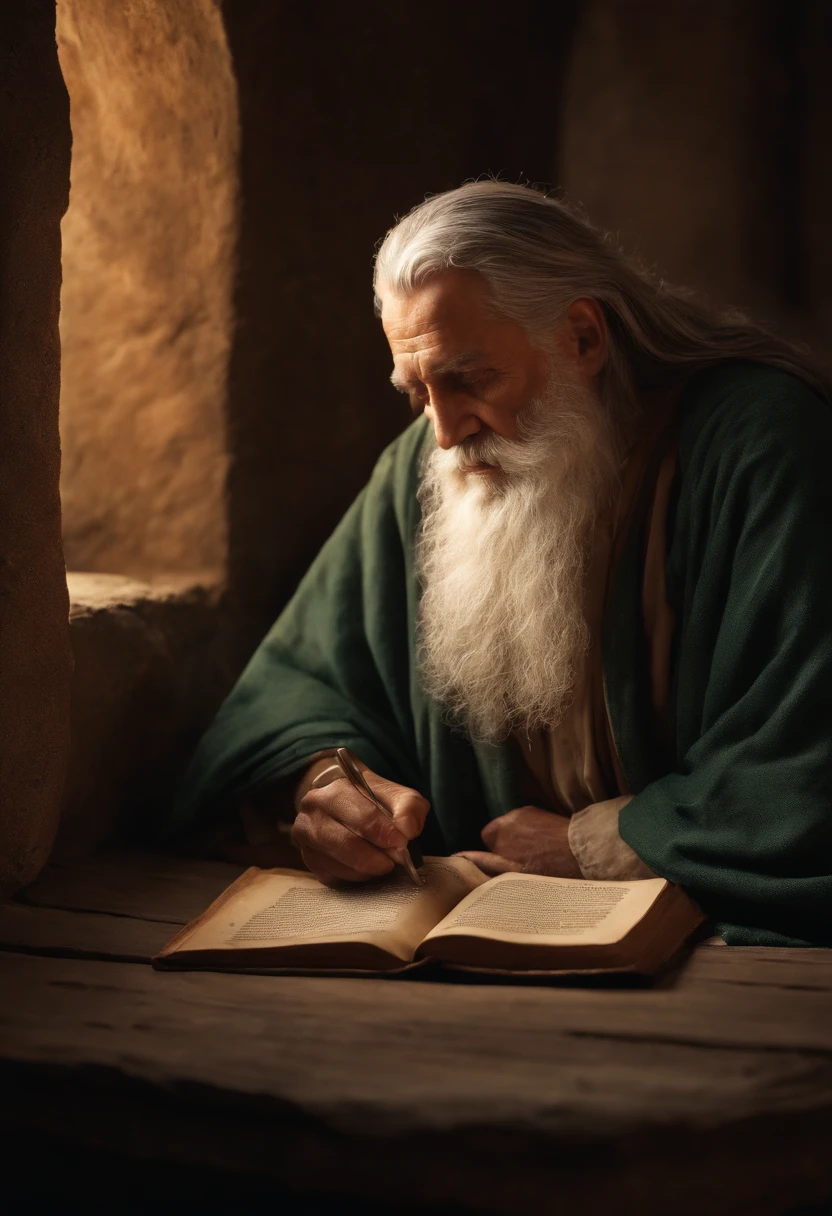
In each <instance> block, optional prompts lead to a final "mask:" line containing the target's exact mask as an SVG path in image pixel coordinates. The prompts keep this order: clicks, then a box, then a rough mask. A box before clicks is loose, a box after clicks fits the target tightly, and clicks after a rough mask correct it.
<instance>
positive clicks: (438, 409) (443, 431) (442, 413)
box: [425, 394, 482, 452]
mask: <svg viewBox="0 0 832 1216" xmlns="http://www.w3.org/2000/svg"><path fill="white" fill-rule="evenodd" d="M425 413H426V414H427V416H428V417H429V418H430V420H431V422H432V423H433V433H434V435H435V436H436V443H437V446H438V447H440V448H443V449H444V451H446V452H447V451H448V450H449V449H450V448H455V447H456V446H457V444H460V443H462V441H463V439H467V438H468V436H469V435H476V434H477V433H478V431H480V430H482V423H481V422H480V420H479V418H478V417H477V415H476V414H474V413H472V411H471V408H470V403H467V402H460V401H457V402H454V400H453V399H452V398H451V399H448V398H447V397H444V398H441V397H438V396H434V395H433V394H431V398H430V401H429V403H428V405H427V406H426V407H425Z"/></svg>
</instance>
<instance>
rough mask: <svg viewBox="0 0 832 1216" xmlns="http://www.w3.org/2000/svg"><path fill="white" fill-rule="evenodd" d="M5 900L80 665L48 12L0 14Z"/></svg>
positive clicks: (24, 852)
mask: <svg viewBox="0 0 832 1216" xmlns="http://www.w3.org/2000/svg"><path fill="white" fill-rule="evenodd" d="M0 80H2V81H3V88H2V92H0V175H2V183H3V184H2V190H0V296H2V301H3V325H2V327H1V328H0V677H1V678H2V686H0V741H2V742H0V895H5V894H7V893H8V892H9V891H10V890H13V889H15V888H16V887H19V886H21V885H22V884H23V883H26V882H29V881H31V879H33V878H34V877H35V875H36V874H37V872H38V870H39V869H40V867H41V866H42V865H43V863H44V862H45V860H46V857H47V855H48V853H49V849H50V847H51V845H52V841H53V839H54V836H55V831H56V829H57V826H58V812H59V807H60V798H61V789H62V786H63V782H64V772H65V768H66V759H67V748H68V741H69V740H68V736H69V685H70V673H71V658H70V651H69V627H68V622H67V615H68V599H67V591H66V581H65V578H64V562H63V553H62V550H61V511H60V500H59V496H58V477H59V465H60V447H59V440H58V389H59V377H60V345H59V341H58V312H59V307H60V288H61V236H60V221H61V216H62V215H63V213H64V210H65V209H66V205H67V194H68V186H69V149H70V136H69V113H68V104H67V95H66V89H65V88H64V83H63V80H62V79H61V73H60V69H59V67H58V58H57V55H56V52H55V10H54V3H51V2H50V0H28V2H27V3H26V4H25V5H4V6H3V8H2V10H0Z"/></svg>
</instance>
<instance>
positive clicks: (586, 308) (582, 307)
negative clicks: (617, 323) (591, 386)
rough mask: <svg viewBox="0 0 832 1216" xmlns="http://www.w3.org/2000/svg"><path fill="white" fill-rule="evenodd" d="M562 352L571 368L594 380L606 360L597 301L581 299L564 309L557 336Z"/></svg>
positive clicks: (604, 331) (602, 321)
mask: <svg viewBox="0 0 832 1216" xmlns="http://www.w3.org/2000/svg"><path fill="white" fill-rule="evenodd" d="M559 338H560V342H561V348H562V350H563V353H564V354H565V355H566V357H567V358H568V359H570V361H571V362H572V363H573V364H574V366H575V369H576V370H577V371H579V372H581V373H582V374H583V375H584V376H587V377H588V378H589V379H592V378H594V377H595V376H597V375H598V373H599V372H600V371H601V369H602V368H603V366H604V364H605V363H606V361H607V323H606V320H605V318H604V313H603V309H602V308H601V305H600V304H599V303H598V301H597V300H593V299H592V298H591V297H590V296H581V297H580V298H579V299H577V300H573V301H572V303H571V304H570V305H569V307H568V308H567V310H566V318H565V320H564V322H563V325H562V327H561V330H560V334H559Z"/></svg>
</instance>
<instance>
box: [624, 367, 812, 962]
mask: <svg viewBox="0 0 832 1216" xmlns="http://www.w3.org/2000/svg"><path fill="white" fill-rule="evenodd" d="M753 383H754V382H753V381H752V386H753ZM763 385H765V386H767V387H765V388H763V387H761V386H763ZM686 433H687V438H685V435H686ZM830 456H832V409H830V407H829V406H828V405H827V403H826V402H824V401H822V400H821V399H820V398H819V397H816V396H815V395H814V394H813V393H811V392H810V391H809V390H808V389H807V388H804V387H803V386H802V385H801V384H800V383H799V382H798V381H797V380H796V379H794V378H793V377H790V376H788V375H786V374H785V373H783V374H780V373H776V374H773V375H772V374H769V375H768V376H767V378H765V379H764V380H761V381H759V383H758V388H757V390H756V391H754V389H753V387H749V386H748V385H746V387H745V388H744V389H742V390H741V391H740V390H735V391H734V392H733V393H732V394H729V396H728V398H727V399H725V400H723V401H722V402H721V403H720V404H719V405H718V408H715V409H713V410H712V412H711V414H710V416H709V417H707V418H706V419H705V420H704V421H702V420H700V421H699V422H697V424H696V425H695V426H694V425H693V424H689V425H688V426H687V432H685V430H683V440H682V444H681V446H680V475H681V476H680V483H681V488H680V490H679V496H678V504H677V507H676V513H675V522H674V525H673V533H672V539H671V543H670V548H669V555H668V563H667V576H668V594H669V598H670V599H671V601H672V603H673V606H674V608H675V610H676V613H677V620H678V627H677V637H676V640H675V646H676V655H675V664H674V666H675V689H674V696H673V702H674V705H675V717H676V721H675V732H676V757H677V759H676V763H675V765H674V771H671V772H669V773H668V774H667V775H665V776H663V777H661V778H660V779H659V780H656V781H653V782H651V783H650V784H648V785H646V786H645V787H644V788H643V789H641V790H640V791H639V792H638V793H637V794H636V796H635V797H634V798H633V799H632V800H631V801H630V802H629V803H628V804H627V806H625V807H624V809H623V810H622V811H621V814H620V817H619V830H620V832H621V836H622V837H623V839H624V840H625V841H626V842H627V843H628V844H629V845H630V846H631V847H632V848H633V849H634V850H635V852H636V853H637V854H638V856H639V857H640V858H641V859H642V860H643V861H644V862H645V863H646V864H647V865H649V866H650V868H651V869H653V870H654V871H655V872H656V873H657V874H660V875H663V876H665V877H667V878H669V879H671V880H672V881H674V882H677V883H680V884H682V885H683V886H684V887H685V888H686V889H687V890H688V891H689V893H690V894H691V895H692V897H693V898H694V899H696V900H697V901H698V902H699V903H700V905H701V906H702V908H703V909H704V910H705V911H706V912H707V913H708V914H709V915H710V916H712V917H713V919H714V920H715V921H716V922H717V928H718V930H719V932H721V933H722V935H723V937H724V938H725V940H726V941H727V942H728V943H729V944H736V945H752V944H760V945H807V944H810V945H819V944H825V945H832V474H830Z"/></svg>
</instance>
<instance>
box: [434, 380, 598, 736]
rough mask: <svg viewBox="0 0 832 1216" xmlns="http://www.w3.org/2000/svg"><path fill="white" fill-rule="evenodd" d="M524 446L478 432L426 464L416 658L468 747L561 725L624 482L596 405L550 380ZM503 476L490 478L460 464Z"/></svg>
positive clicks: (529, 411) (534, 407)
mask: <svg viewBox="0 0 832 1216" xmlns="http://www.w3.org/2000/svg"><path fill="white" fill-rule="evenodd" d="M518 434H519V439H518V440H509V439H503V438H501V437H500V436H496V435H493V434H492V433H488V434H482V435H474V436H471V437H470V438H469V439H467V440H465V441H464V442H463V443H461V444H459V445H458V446H457V447H455V448H452V449H451V450H450V451H447V452H446V451H442V450H441V449H440V448H436V449H435V450H434V451H432V452H431V453H430V455H429V456H428V458H427V460H426V462H425V465H424V468H423V479H422V482H421V485H420V488H419V501H420V503H421V505H422V524H421V526H420V529H419V533H418V535H417V539H416V554H415V556H416V568H417V573H418V576H419V579H420V582H421V584H422V587H423V595H422V600H421V604H420V609H419V617H418V644H419V645H418V659H419V670H420V676H421V679H422V682H423V686H424V687H425V690H426V691H427V692H428V694H429V695H430V696H432V697H433V698H434V699H435V700H436V701H438V702H439V703H440V704H442V705H444V706H445V707H446V710H447V716H448V717H449V718H450V719H451V720H452V721H455V722H457V723H458V724H460V725H461V726H462V727H463V728H464V729H465V730H466V732H467V733H468V735H469V737H470V738H472V739H474V740H482V741H486V742H491V743H496V742H499V741H500V740H501V739H504V738H506V737H507V736H508V734H509V733H510V732H511V731H512V730H514V729H518V728H520V729H523V730H525V731H528V732H529V733H530V732H531V731H533V730H536V729H540V728H545V727H551V726H554V725H556V724H557V723H558V722H559V721H561V719H562V718H563V716H564V714H565V712H566V710H567V709H568V707H569V704H570V700H571V696H572V692H573V689H574V683H575V676H576V669H577V664H578V662H579V661H580V659H581V657H582V655H583V654H584V653H585V652H586V650H587V648H588V646H589V642H590V638H589V630H588V627H587V624H586V621H585V619H584V613H583V592H584V576H585V569H586V560H587V554H588V548H589V544H590V541H591V536H592V530H593V525H594V522H595V520H596V518H597V516H598V513H599V511H600V510H601V508H602V507H603V506H604V505H605V503H606V502H607V501H609V496H610V493H611V491H612V488H613V486H614V485H615V483H616V479H617V468H618V453H617V444H616V439H615V436H614V434H613V431H612V428H611V427H610V425H609V423H608V422H607V419H606V416H605V413H604V410H603V407H602V405H601V403H600V400H599V399H598V397H597V395H596V394H595V393H593V392H591V391H589V390H588V389H586V388H585V387H583V386H582V385H580V384H578V383H576V382H563V381H562V380H561V381H558V380H557V379H556V378H554V377H553V378H552V379H551V380H550V383H549V385H548V386H547V389H546V391H545V393H544V395H543V396H542V397H539V398H536V399H534V400H533V401H532V402H531V403H530V405H529V406H528V407H526V409H525V410H524V411H523V413H522V415H521V416H520V417H519V419H518ZM480 461H481V462H484V463H488V464H494V465H498V466H499V468H500V470H501V471H500V472H498V473H496V474H490V475H487V476H482V475H478V474H471V473H468V474H466V473H464V472H462V471H461V466H462V465H465V464H468V465H471V464H476V463H477V462H480Z"/></svg>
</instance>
